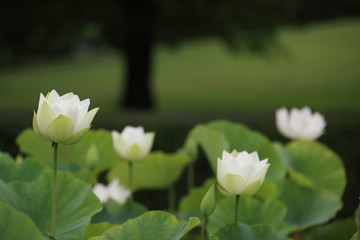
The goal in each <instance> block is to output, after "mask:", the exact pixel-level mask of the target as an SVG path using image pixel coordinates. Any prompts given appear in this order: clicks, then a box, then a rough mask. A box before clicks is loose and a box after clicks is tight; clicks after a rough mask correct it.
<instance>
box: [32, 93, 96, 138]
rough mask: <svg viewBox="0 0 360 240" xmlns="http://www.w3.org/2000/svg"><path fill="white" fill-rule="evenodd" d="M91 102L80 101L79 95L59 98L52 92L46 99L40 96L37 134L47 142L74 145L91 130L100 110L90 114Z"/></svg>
mask: <svg viewBox="0 0 360 240" xmlns="http://www.w3.org/2000/svg"><path fill="white" fill-rule="evenodd" d="M89 105H90V100H89V99H85V100H83V101H80V99H79V97H78V96H77V95H74V94H73V93H67V94H65V95H62V96H59V94H58V93H57V92H56V91H55V90H52V91H51V92H50V93H48V94H47V95H46V97H44V95H43V94H42V93H41V94H40V100H39V106H38V110H37V112H36V113H35V112H34V117H33V129H34V132H35V134H36V135H37V136H38V137H39V138H41V139H43V140H46V141H50V142H54V143H63V144H73V143H75V142H77V141H79V140H80V138H81V137H82V136H83V135H84V134H85V133H86V132H87V131H88V130H89V128H90V124H91V121H92V120H93V118H94V116H95V114H96V112H97V111H98V110H99V108H94V109H92V110H91V111H89V112H88V108H89Z"/></svg>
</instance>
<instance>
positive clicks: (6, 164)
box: [0, 155, 50, 182]
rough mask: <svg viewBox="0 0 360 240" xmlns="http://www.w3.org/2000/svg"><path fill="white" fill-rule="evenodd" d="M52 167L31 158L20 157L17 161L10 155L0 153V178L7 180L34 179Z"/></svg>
mask: <svg viewBox="0 0 360 240" xmlns="http://www.w3.org/2000/svg"><path fill="white" fill-rule="evenodd" d="M49 171H50V169H49V168H48V166H46V165H45V164H44V163H42V162H39V161H37V160H35V159H31V158H25V159H22V158H18V159H17V160H16V161H15V160H14V159H12V158H11V157H10V156H8V157H2V156H1V155H0V179H1V180H3V181H5V182H10V181H14V180H20V181H32V180H34V179H36V178H38V177H39V176H40V175H41V174H43V173H44V172H49Z"/></svg>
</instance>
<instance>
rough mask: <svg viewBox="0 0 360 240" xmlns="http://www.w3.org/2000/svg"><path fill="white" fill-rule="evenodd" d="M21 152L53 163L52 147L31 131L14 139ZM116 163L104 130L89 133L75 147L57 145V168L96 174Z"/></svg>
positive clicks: (28, 130) (109, 134)
mask: <svg viewBox="0 0 360 240" xmlns="http://www.w3.org/2000/svg"><path fill="white" fill-rule="evenodd" d="M16 142H17V144H18V145H19V147H20V151H21V152H23V153H26V154H28V155H30V156H33V157H35V158H36V159H39V160H41V161H44V162H47V163H50V164H51V163H52V161H53V149H52V148H51V143H50V142H47V141H42V140H40V139H39V138H38V137H37V136H36V135H35V134H34V132H33V130H32V129H26V130H24V131H23V132H22V133H21V134H20V135H19V136H18V138H17V139H16ZM117 162H118V157H117V155H116V153H115V151H114V149H113V145H112V138H111V133H110V132H109V131H107V130H103V129H100V130H89V131H88V133H86V134H85V136H84V137H83V138H82V139H81V140H80V141H79V142H77V143H76V144H73V145H63V144H60V145H59V166H60V167H62V166H63V167H66V166H68V165H70V166H73V168H72V170H74V171H78V170H79V169H78V168H83V167H88V168H91V169H92V170H94V171H95V173H99V172H101V171H103V170H105V169H108V168H110V167H111V166H113V165H114V164H116V163H117Z"/></svg>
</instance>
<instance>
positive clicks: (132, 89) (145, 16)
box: [122, 0, 154, 110]
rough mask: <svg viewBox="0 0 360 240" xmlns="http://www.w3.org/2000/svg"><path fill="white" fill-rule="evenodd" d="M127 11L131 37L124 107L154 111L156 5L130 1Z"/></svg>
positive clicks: (127, 45)
mask: <svg viewBox="0 0 360 240" xmlns="http://www.w3.org/2000/svg"><path fill="white" fill-rule="evenodd" d="M125 3H126V4H125V9H126V10H127V11H126V14H127V18H128V20H129V21H127V22H128V35H127V36H126V39H125V42H124V48H123V52H124V57H125V76H124V78H125V79H124V80H125V82H124V88H123V89H124V90H123V91H124V92H123V94H122V96H123V99H122V103H123V107H124V108H125V109H127V110H151V109H152V108H153V107H154V101H153V95H152V88H151V69H152V62H153V61H152V60H153V59H152V57H153V43H154V40H153V17H154V15H153V6H152V5H151V3H149V1H148V0H137V1H133V0H127V1H125Z"/></svg>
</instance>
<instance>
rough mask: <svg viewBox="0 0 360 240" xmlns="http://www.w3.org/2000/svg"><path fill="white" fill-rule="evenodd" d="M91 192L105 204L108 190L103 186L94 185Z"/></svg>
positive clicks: (99, 184)
mask: <svg viewBox="0 0 360 240" xmlns="http://www.w3.org/2000/svg"><path fill="white" fill-rule="evenodd" d="M93 192H94V194H95V195H96V196H97V197H98V198H99V200H100V202H101V203H106V202H107V201H108V200H109V193H108V190H107V188H106V187H105V186H104V185H103V184H101V183H97V184H95V186H94V188H93Z"/></svg>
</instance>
